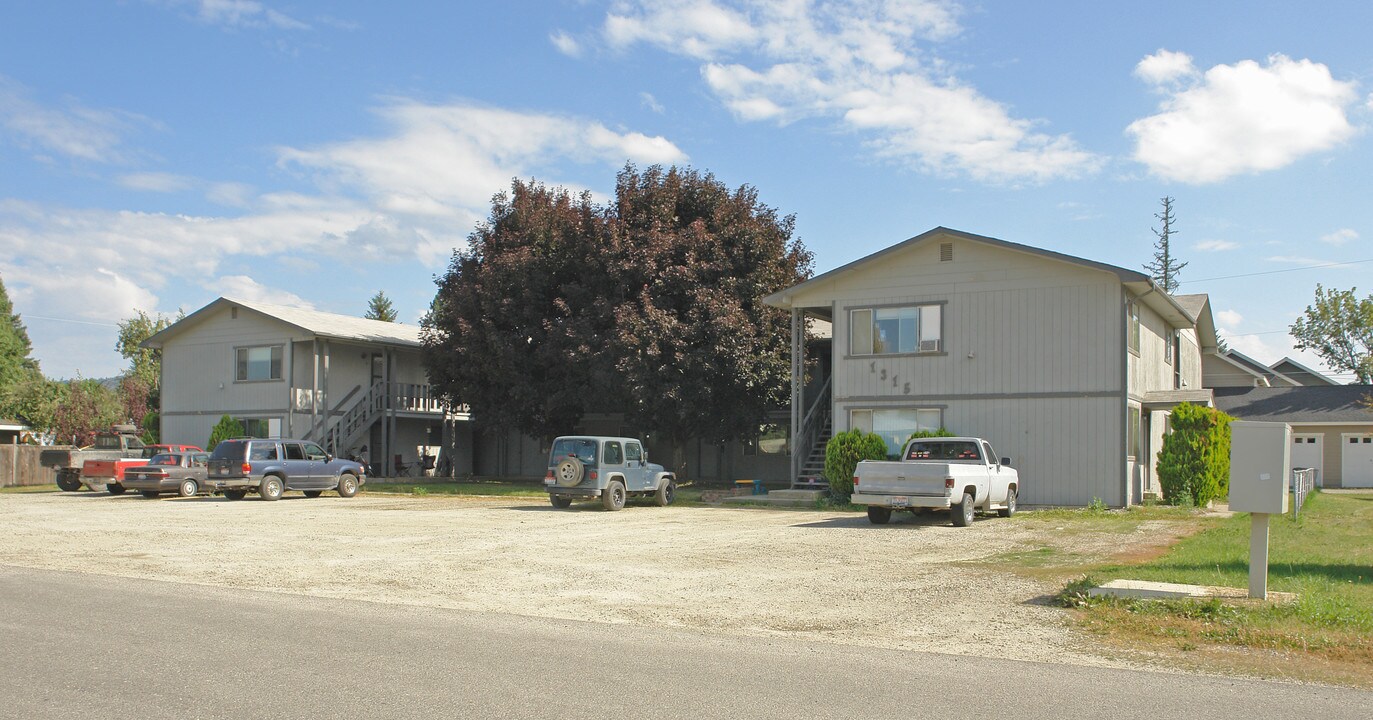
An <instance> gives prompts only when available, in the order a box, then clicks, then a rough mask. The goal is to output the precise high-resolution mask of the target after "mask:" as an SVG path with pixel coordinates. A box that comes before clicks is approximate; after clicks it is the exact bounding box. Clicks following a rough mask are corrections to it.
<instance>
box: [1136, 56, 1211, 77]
mask: <svg viewBox="0 0 1373 720" xmlns="http://www.w3.org/2000/svg"><path fill="white" fill-rule="evenodd" d="M1135 77H1138V78H1139V79H1141V80H1143V81H1144V82H1147V83H1149V84H1150V85H1171V84H1174V83H1178V82H1181V81H1183V80H1193V79H1195V78H1196V77H1197V69H1196V67H1195V66H1193V65H1192V56H1191V55H1188V54H1187V53H1181V52H1173V51H1171V50H1162V49H1160V50H1159V51H1158V52H1156V53H1154V54H1153V55H1148V56H1146V57H1145V58H1144V59H1143V60H1140V61H1139V64H1138V65H1136V66H1135Z"/></svg>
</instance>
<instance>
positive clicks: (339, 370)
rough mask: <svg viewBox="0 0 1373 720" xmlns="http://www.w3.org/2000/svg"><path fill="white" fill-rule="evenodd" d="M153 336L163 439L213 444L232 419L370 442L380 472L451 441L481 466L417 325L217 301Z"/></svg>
mask: <svg viewBox="0 0 1373 720" xmlns="http://www.w3.org/2000/svg"><path fill="white" fill-rule="evenodd" d="M144 344H145V346H147V347H153V348H158V349H160V350H161V351H162V380H161V382H162V412H161V433H162V438H163V440H164V442H172V443H187V444H193V445H201V446H203V445H204V444H205V442H206V441H207V439H208V438H209V436H210V431H211V429H212V428H213V427H214V425H215V423H217V422H218V421H219V419H220V418H221V417H222V416H224V415H229V416H230V417H233V418H235V419H237V420H238V421H239V422H240V423H241V424H242V425H243V427H244V429H245V431H246V432H247V434H249V435H253V436H257V437H296V438H304V439H308V440H315V441H317V442H319V443H320V444H321V445H323V446H324V447H325V449H327V450H329V451H330V452H333V453H335V454H338V455H348V454H360V453H361V451H362V448H363V447H364V446H366V448H367V455H368V458H369V459H370V461H371V464H372V466H373V469H374V472H378V473H382V474H387V475H392V474H397V472H398V470H400V467H398V466H408V465H416V464H421V465H422V464H423V458H424V457H426V456H428V457H430V458H432V459H431V461H430V463H431V464H435V463H437V457H438V452H439V450H440V448H444V447H447V448H452V447H459V448H464V449H467V450H466V451H465V452H459V453H456V454H454V455H453V456H452V457H451V458H450V459H451V461H452V462H453V464H454V471H455V472H456V473H458V474H463V473H467V472H471V469H470V465H471V453H470V447H471V442H470V438H471V432H472V431H471V427H470V424H471V423H470V422H469V418H468V417H467V416H466V415H465V414H462V413H454V412H448V411H446V409H445V408H444V407H443V406H442V404H441V403H440V402H439V401H438V399H437V398H435V397H433V396H432V395H431V393H430V392H429V385H428V378H427V376H426V375H425V372H424V368H423V364H422V362H421V361H420V329H419V327H418V326H415V325H404V324H400V323H389V322H381V321H377V320H368V319H365V318H357V317H349V316H346V315H338V314H334V313H325V312H318V311H314V310H305V309H301V308H295V307H286V306H280V305H270V304H266V303H259V302H248V301H244V300H235V299H230V298H219V299H217V300H215V301H214V302H211V303H210V304H209V305H206V306H205V307H203V308H201V309H200V310H197V311H196V312H194V313H192V314H190V315H188V316H186V317H185V318H183V319H182V320H180V321H179V322H177V323H175V324H173V325H172V326H171V327H168V328H166V329H165V330H163V331H162V332H159V333H157V334H156V335H153V336H152V337H151V338H149V339H148V340H147V341H146V342H145V343H144ZM397 461H399V462H397Z"/></svg>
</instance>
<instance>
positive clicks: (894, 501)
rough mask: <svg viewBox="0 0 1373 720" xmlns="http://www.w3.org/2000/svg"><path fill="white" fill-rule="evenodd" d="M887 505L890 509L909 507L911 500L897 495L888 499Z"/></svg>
mask: <svg viewBox="0 0 1373 720" xmlns="http://www.w3.org/2000/svg"><path fill="white" fill-rule="evenodd" d="M887 505H889V506H891V507H910V506H911V499H910V498H908V497H906V496H905V495H897V496H896V497H893V498H889V499H888V500H887Z"/></svg>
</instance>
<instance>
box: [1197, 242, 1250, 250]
mask: <svg viewBox="0 0 1373 720" xmlns="http://www.w3.org/2000/svg"><path fill="white" fill-rule="evenodd" d="M1239 246H1240V244H1239V243H1237V242H1234V241H1231V240H1202V241H1201V242H1199V243H1197V244H1196V245H1193V246H1192V247H1193V248H1194V249H1196V250H1200V251H1202V252H1221V251H1224V250H1237V249H1239Z"/></svg>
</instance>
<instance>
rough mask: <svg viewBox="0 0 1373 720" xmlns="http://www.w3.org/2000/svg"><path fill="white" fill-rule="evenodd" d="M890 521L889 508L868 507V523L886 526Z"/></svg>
mask: <svg viewBox="0 0 1373 720" xmlns="http://www.w3.org/2000/svg"><path fill="white" fill-rule="evenodd" d="M890 520H891V508H884V507H878V506H876V505H869V506H868V522H870V523H872V524H873V525H886V524H887V523H888V522H889V521H890Z"/></svg>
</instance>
